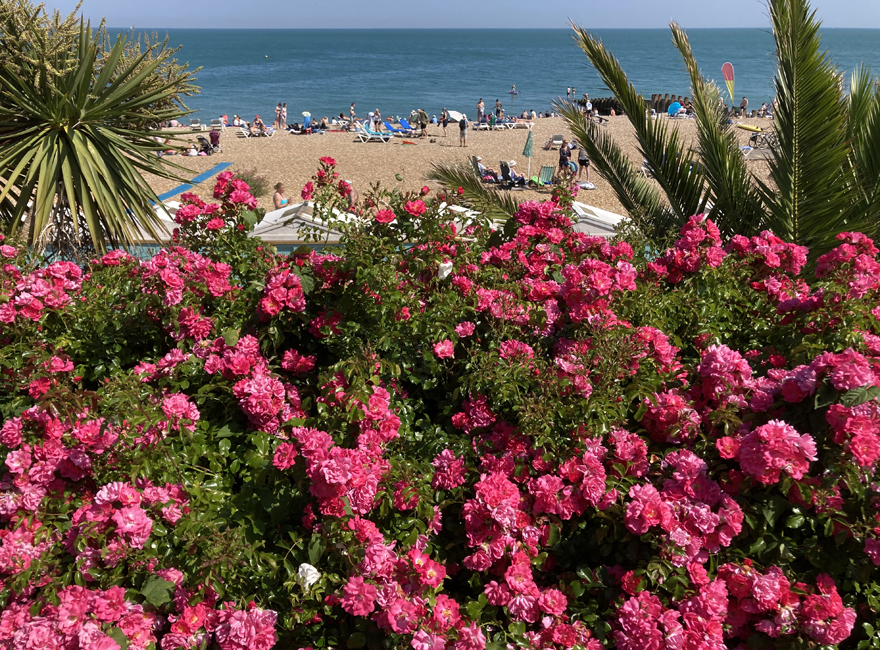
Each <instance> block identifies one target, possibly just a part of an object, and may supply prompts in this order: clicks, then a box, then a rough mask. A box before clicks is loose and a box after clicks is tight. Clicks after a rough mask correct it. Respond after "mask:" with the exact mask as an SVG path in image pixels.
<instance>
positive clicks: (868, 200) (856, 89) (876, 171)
mask: <svg viewBox="0 0 880 650" xmlns="http://www.w3.org/2000/svg"><path fill="white" fill-rule="evenodd" d="M877 83H878V82H877V79H876V78H874V77H873V76H872V75H871V70H870V68H868V67H867V66H860V67H859V68H857V69H856V70H855V71H854V72H853V74H852V79H851V82H850V92H849V95H848V98H847V99H848V102H849V107H848V108H849V110H848V111H847V115H846V117H847V141H848V142H849V145H850V150H851V151H850V156H849V159H848V161H847V162H848V165H847V168H846V172H848V174H847V176H846V180H847V182H848V188H847V189H848V192H847V193H848V195H849V196H850V198H851V199H852V202H851V205H850V207H849V214H847V215H846V222H847V223H851V222H854V221H856V220H858V218H859V217H865V218H867V220H869V221H870V222H871V223H872V224H873V226H872V227H871V229H870V230H869V231H868V234H869V235H871V236H872V237H875V238H876V237H877V236H878V235H880V92H878V90H877Z"/></svg>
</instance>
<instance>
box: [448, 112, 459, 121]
mask: <svg viewBox="0 0 880 650" xmlns="http://www.w3.org/2000/svg"><path fill="white" fill-rule="evenodd" d="M446 114H447V115H448V116H449V119H450V120H452V121H453V122H458V121H459V120H461V118H462V117H463V116H462V114H461V113H459V112H458V111H446Z"/></svg>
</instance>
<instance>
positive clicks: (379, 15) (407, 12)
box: [46, 0, 880, 28]
mask: <svg viewBox="0 0 880 650" xmlns="http://www.w3.org/2000/svg"><path fill="white" fill-rule="evenodd" d="M812 4H813V7H814V8H815V9H816V10H817V11H818V14H819V17H820V18H821V19H822V20H823V22H824V24H825V26H826V27H871V28H880V1H878V0H813V3H812ZM46 6H47V8H50V9H52V8H57V9H59V10H60V11H62V12H64V13H69V12H70V11H72V10H73V9H74V8H75V7H76V0H55V1H54V2H53V1H52V0H48V1H47V2H46ZM331 6H332V9H330V7H331ZM490 7H494V8H493V9H490ZM83 13H84V15H85V16H86V17H87V18H90V19H92V20H93V21H96V20H99V19H100V18H101V17H104V16H106V18H107V22H108V24H109V25H110V26H111V27H128V26H131V25H135V26H137V27H142V28H147V27H156V28H160V27H233V28H234V27H238V28H242V27H250V28H260V27H276V28H295V27H300V28H305V27H310V28H312V27H318V28H320V27H338V28H351V27H387V28H391V27H394V28H419V27H560V28H562V27H565V26H566V23H567V20H568V19H569V18H571V19H573V20H574V21H575V22H578V23H581V24H583V25H584V26H586V27H592V28H603V27H642V28H644V27H665V26H666V25H668V23H669V21H670V20H677V21H678V22H680V23H681V24H682V25H683V26H685V27H765V26H767V16H766V6H765V4H764V3H763V2H759V1H757V0H739V1H738V2H730V1H729V0H672V1H663V0H549V1H544V2H540V1H538V2H536V1H535V0H500V1H496V0H445V1H444V0H440V1H439V2H436V1H431V0H334V1H333V2H332V3H331V2H326V1H323V0H317V1H308V0H244V1H242V0H185V1H183V2H181V1H180V0H142V1H138V2H128V1H125V0H85V2H84V4H83Z"/></svg>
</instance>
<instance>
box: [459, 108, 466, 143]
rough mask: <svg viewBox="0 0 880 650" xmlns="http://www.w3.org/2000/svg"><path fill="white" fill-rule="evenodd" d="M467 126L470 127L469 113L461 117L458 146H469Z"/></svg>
mask: <svg viewBox="0 0 880 650" xmlns="http://www.w3.org/2000/svg"><path fill="white" fill-rule="evenodd" d="M467 128H468V120H467V115H462V116H461V119H460V120H459V121H458V146H459V147H466V146H467Z"/></svg>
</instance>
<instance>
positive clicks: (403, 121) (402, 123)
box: [397, 117, 416, 135]
mask: <svg viewBox="0 0 880 650" xmlns="http://www.w3.org/2000/svg"><path fill="white" fill-rule="evenodd" d="M397 121H398V122H400V126H402V127H403V128H404V129H406V130H407V131H408V135H415V134H416V130H415V129H414V128H413V126H412V125H411V124H410V123H409V122H408V121H407V120H406V118H405V117H401V118H400V119H399V120H397Z"/></svg>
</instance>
